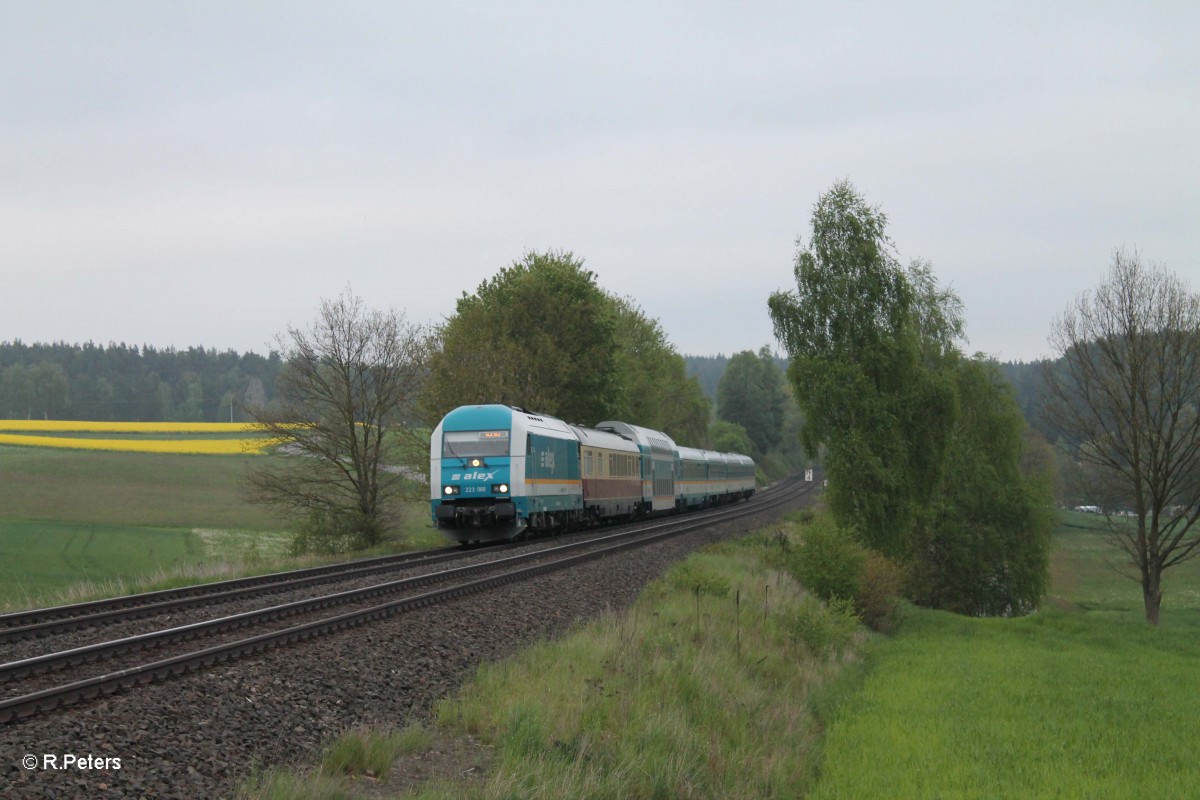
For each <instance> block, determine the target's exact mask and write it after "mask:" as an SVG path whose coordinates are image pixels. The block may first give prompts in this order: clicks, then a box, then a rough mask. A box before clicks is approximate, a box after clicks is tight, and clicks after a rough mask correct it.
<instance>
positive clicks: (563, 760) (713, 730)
mask: <svg viewBox="0 0 1200 800" xmlns="http://www.w3.org/2000/svg"><path fill="white" fill-rule="evenodd" d="M1092 521H1093V520H1092V519H1089V518H1086V517H1081V516H1075V515H1065V516H1064V523H1065V524H1064V525H1063V526H1062V527H1060V529H1059V531H1058V533H1057V548H1056V552H1055V554H1054V561H1053V588H1052V590H1051V597H1050V598H1049V599H1048V601H1047V603H1046V604H1045V607H1044V609H1043V611H1042V612H1040V613H1038V614H1036V615H1033V616H1031V617H1027V618H1023V619H1011V620H1009V619H969V618H963V617H956V616H954V615H950V614H945V613H941V612H934V611H926V610H920V609H911V608H910V609H907V610H906V612H905V614H904V621H903V625H902V627H901V630H900V631H899V633H897V634H896V635H895V636H893V637H891V638H882V637H873V638H872V639H871V640H870V641H868V642H866V643H865V645H864V646H863V647H862V653H863V655H862V656H860V655H858V654H857V653H858V651H859V650H858V646H857V645H855V644H853V642H854V641H856V640H858V639H861V636H860V637H856V639H854V640H851V642H852V643H851V645H850V646H849V647H848V648H845V649H843V648H838V647H836V646H834V645H832V644H829V645H828V647H829V649H828V650H827V651H826V654H825V655H816V654H814V651H813V648H809V647H806V646H805V645H804V644H803V642H804V640H805V639H806V638H810V637H814V636H815V639H812V641H813V642H814V643H815V644H817V645H818V646H817V647H816V648H815V649H816V651H818V652H819V651H820V650H821V647H820V646H819V645H820V642H821V640H822V638H823V635H822V634H821V633H820V630H821V629H827V632H828V631H830V630H832V631H836V630H837V625H836V620H835V621H834V622H833V623H832V627H829V623H828V621H827V622H824V623H820V624H817V623H816V622H814V620H817V619H818V618H817V617H815V616H813V615H812V613H811V611H812V609H811V606H808V607H806V606H805V605H803V604H802V599H801V598H802V595H801V593H800V591H799V589H798V587H796V586H795V585H793V584H791V583H790V582H789V579H787V578H786V577H784V576H782V575H779V574H778V573H774V572H772V571H771V570H770V568H769V567H768V566H767V564H766V563H764V561H763V559H762V556H763V554H764V552H765V548H764V546H763V544H764V540H763V539H762V538H759V539H752V540H749V541H748V542H747V543H743V544H742V545H739V546H732V545H731V546H726V547H723V548H722V549H721V550H720V551H718V552H713V553H707V554H703V555H698V556H695V557H693V559H692V560H691V561H690V562H688V563H689V564H690V565H691V566H683V567H679V568H676V570H675V571H673V572H672V573H671V574H670V575H669V576H668V577H667V578H666V579H665V580H664V581H662V582H660V583H658V584H656V585H655V586H654V587H652V588H651V589H650V590H648V591H647V592H646V593H645V594H644V596H643V597H642V598H641V599H640V600H639V601H638V603H637V605H636V606H635V607H634V608H633V609H632V610H631V611H630V612H629V613H626V614H621V615H616V616H610V617H607V618H605V619H603V620H601V621H599V622H595V623H592V624H590V625H587V626H585V627H583V628H582V629H581V630H580V631H579V632H577V633H576V634H574V635H572V636H569V637H567V638H565V639H563V640H562V641H560V642H556V643H548V644H544V645H541V646H539V647H536V648H533V649H531V650H529V651H527V652H525V653H523V654H521V655H519V656H517V657H515V658H513V659H511V660H509V661H506V662H503V663H500V664H494V665H485V666H483V667H481V669H480V670H479V673H478V676H477V678H476V679H475V681H474V682H473V683H472V684H470V685H469V686H468V687H466V688H465V689H464V690H463V692H462V693H461V695H460V696H458V697H455V698H451V699H449V700H447V701H445V702H443V703H442V704H441V705H440V706H439V708H438V709H437V715H436V719H435V720H434V721H433V722H432V724H430V725H426V726H425V727H424V728H423V729H422V728H415V729H414V728H409V729H406V730H405V731H404V732H403V735H401V734H396V733H390V734H386V735H378V734H377V735H373V736H371V735H366V736H364V734H363V733H362V732H359V731H353V732H350V733H348V734H347V735H346V736H344V737H343V738H342V739H340V740H339V741H338V742H336V743H334V745H332V746H331V748H330V750H329V751H328V752H327V753H326V755H325V757H324V760H323V762H322V764H321V766H320V767H318V768H317V769H315V770H313V771H311V772H310V773H304V774H292V773H279V774H269V775H267V776H264V778H263V779H261V780H260V781H258V782H257V783H256V784H255V785H254V787H253V788H252V789H250V790H248V794H249V795H250V796H252V797H256V798H260V797H299V798H303V797H311V798H333V797H347V798H353V797H362V796H389V797H392V796H396V797H417V798H425V799H427V800H431V799H432V798H449V797H468V798H500V797H518V796H519V797H547V798H550V797H658V796H664V797H667V796H669V797H676V796H678V797H755V798H769V797H797V796H802V795H804V796H809V797H814V798H870V797H888V798H893V797H901V798H903V797H912V798H927V797H988V798H992V797H1014V798H1028V797H1035V798H1036V797H1087V798H1127V797H1182V796H1189V794H1191V793H1194V787H1195V785H1196V784H1197V781H1198V779H1200V764H1197V762H1196V761H1195V759H1194V758H1192V757H1191V756H1192V754H1193V753H1194V752H1195V749H1196V746H1197V744H1198V743H1200V735H1198V734H1197V733H1196V732H1195V731H1196V728H1195V725H1194V724H1193V721H1194V720H1195V719H1196V718H1197V717H1198V715H1200V691H1196V690H1197V689H1200V676H1198V675H1197V672H1196V670H1195V664H1196V663H1197V658H1198V657H1200V637H1197V633H1200V593H1198V589H1200V565H1196V564H1194V563H1191V564H1188V565H1187V566H1185V567H1181V568H1179V569H1178V570H1177V571H1176V572H1175V574H1174V575H1173V576H1172V578H1171V583H1170V585H1169V586H1168V595H1167V598H1168V600H1167V603H1166V604H1165V606H1164V612H1163V625H1162V626H1161V627H1160V628H1158V629H1152V628H1150V627H1148V626H1147V625H1146V624H1145V622H1144V621H1143V620H1142V611H1141V599H1140V593H1139V592H1140V590H1139V589H1138V587H1137V585H1136V584H1134V583H1132V582H1131V581H1128V580H1127V579H1126V578H1123V577H1121V576H1119V575H1117V574H1116V573H1115V572H1114V571H1113V570H1112V569H1111V568H1110V567H1109V566H1108V565H1107V563H1106V562H1108V561H1109V560H1110V559H1111V553H1112V551H1111V548H1110V547H1109V546H1108V545H1107V544H1106V541H1105V539H1104V537H1103V535H1102V534H1101V533H1099V532H1098V531H1097V530H1095V529H1090V528H1089V525H1090V523H1091V522H1092ZM696 585H699V586H701V591H700V592H699V593H697V592H696V591H695V589H694V587H695V586H696ZM766 586H770V587H772V590H771V591H770V594H769V597H770V600H769V601H767V600H766V597H767V595H765V594H762V595H757V596H756V592H762V587H766ZM688 587H693V588H688ZM704 587H709V588H708V589H705V588H704ZM723 587H728V588H729V589H730V590H731V592H732V591H733V590H735V587H741V588H742V590H743V593H742V605H741V606H740V613H739V609H738V607H737V606H736V605H735V603H734V601H733V600H732V599H731V598H732V597H733V596H734V595H733V594H726V595H725V596H724V597H722V596H721V594H722V588H723ZM751 598H753V599H751ZM806 608H807V610H806ZM832 636H833V638H832V639H831V640H827V643H828V642H832V641H836V640H837V639H838V635H837V634H836V633H834V634H832ZM833 653H840V655H833ZM864 676H865V677H864ZM472 737H478V738H479V739H481V740H482V741H483V742H484V743H485V746H483V747H470V746H466V745H464V744H463V743H464V742H470V741H471V740H472ZM439 752H448V753H453V754H454V755H453V756H452V757H451V763H449V764H444V765H442V767H441V768H439V767H438V763H439V757H438V755H437V754H438V753H439ZM414 763H420V764H421V765H422V770H424V772H426V773H432V774H434V775H438V774H442V775H447V776H455V777H453V778H448V779H447V781H446V782H444V783H438V782H434V783H428V784H422V785H420V786H418V787H416V788H413V787H412V786H411V785H410V783H409V780H408V778H409V777H411V773H412V770H411V769H410V768H409V767H408V766H406V765H410V764H414ZM472 766H480V767H483V769H482V772H483V775H484V777H482V778H475V779H464V778H462V777H459V776H460V773H461V772H462V771H463V770H465V769H467V768H468V767H472ZM367 770H370V772H369V774H371V775H373V776H377V777H379V778H382V779H383V780H382V782H381V783H378V784H377V783H376V781H375V780H374V779H371V780H369V781H363V780H362V779H361V778H359V779H354V778H347V777H345V774H346V773H351V774H359V775H361V774H363V773H364V772H366V771H367ZM402 790H411V791H410V793H407V794H405V793H402Z"/></svg>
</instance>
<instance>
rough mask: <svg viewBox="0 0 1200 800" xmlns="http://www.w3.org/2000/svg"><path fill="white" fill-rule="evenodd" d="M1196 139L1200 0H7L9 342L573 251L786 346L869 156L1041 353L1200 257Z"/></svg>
mask: <svg viewBox="0 0 1200 800" xmlns="http://www.w3.org/2000/svg"><path fill="white" fill-rule="evenodd" d="M1198 144H1200V3H1196V2H1184V0H1174V1H1172V2H1137V3H1134V2H1122V3H1106V2H1053V1H1052V0H1044V1H1043V2H1031V3H1010V2H1003V3H1000V2H997V3H982V2H946V3H914V2H892V3H855V2H838V3H831V2H821V3H808V2H795V1H794V0H793V1H790V2H788V1H785V2H764V3H747V2H736V3H735V2H719V3H717V2H693V3H669V2H655V1H654V0H637V2H630V3H626V2H611V1H606V2H604V3H587V4H585V3H572V2H567V3H563V2H559V3H549V2H547V3H530V2H520V1H519V0H518V1H516V2H506V3H483V2H480V3H462V2H437V3H415V2H414V3H405V2H372V3H364V2H357V3H356V2H337V3H333V2H327V3H313V2H296V1H295V0H291V1H289V2H274V3H267V2H245V1H244V0H243V1H240V2H230V3H221V2H208V1H206V2H169V3H168V2H158V1H157V0H156V1H155V2H114V1H113V0H105V1H104V2H96V1H95V0H86V1H83V2H56V1H55V0H37V1H36V2H17V1H16V0H0V265H2V267H0V268H2V270H3V281H2V283H0V286H2V287H3V288H2V289H0V297H2V298H3V304H2V305H3V308H2V310H0V340H12V339H18V338H19V339H22V340H24V341H25V342H27V343H31V342H35V341H67V342H82V341H87V340H91V341H94V342H97V343H100V344H106V343H108V342H110V341H115V342H122V341H123V342H126V343H129V344H143V343H145V344H152V345H156V346H176V347H180V348H184V347H188V346H197V345H199V346H205V347H213V348H218V349H226V348H233V349H236V350H254V351H256V352H260V353H265V352H266V351H267V349H268V347H269V345H270V343H271V341H272V339H273V337H274V335H275V334H276V333H279V332H281V331H283V330H284V329H285V328H286V327H287V326H288V325H289V324H300V325H302V324H306V323H307V322H308V321H309V320H310V319H311V318H312V317H313V315H314V311H315V308H316V305H317V303H318V301H319V299H320V298H322V297H333V296H335V295H337V294H338V293H339V292H340V291H341V290H342V289H343V288H345V287H346V286H347V284H349V286H350V287H351V288H352V290H353V291H354V292H355V293H357V294H359V295H362V296H363V297H364V298H366V299H367V301H368V302H369V303H370V304H371V305H373V306H377V307H384V308H386V307H388V306H393V307H395V308H397V309H402V310H404V311H405V312H406V313H407V315H408V317H409V318H410V319H412V320H414V321H422V322H424V321H438V320H441V319H442V318H444V317H445V316H446V315H449V314H451V313H452V312H453V309H454V302H455V300H456V299H457V298H458V297H459V295H460V294H461V293H462V292H463V291H473V290H474V289H475V287H476V286H478V284H479V283H480V282H481V281H483V280H485V279H486V278H488V277H490V276H491V275H493V274H494V273H495V272H496V271H497V270H498V269H500V268H501V267H503V266H505V265H507V264H509V263H511V262H513V261H514V260H517V259H519V258H520V257H521V255H522V254H523V253H524V252H525V251H527V250H530V249H536V250H544V249H549V248H555V249H566V250H571V251H573V252H574V253H575V254H576V255H578V256H581V257H583V258H584V259H585V260H586V263H587V266H588V267H589V268H591V269H592V270H594V271H595V272H596V273H597V275H598V279H599V283H600V285H601V286H602V287H603V288H605V289H606V290H608V291H610V292H613V293H616V294H621V295H629V296H632V297H634V298H636V299H637V300H638V302H640V304H641V305H642V307H643V309H644V310H645V311H646V313H647V314H649V315H650V316H652V317H656V318H657V319H658V320H659V321H660V322H661V323H662V325H663V327H664V329H665V330H666V332H667V333H668V335H669V337H670V338H671V340H672V342H673V343H674V344H675V345H676V347H677V348H678V349H679V350H680V351H681V352H684V353H694V354H716V353H722V352H723V353H726V354H730V353H733V352H737V351H739V350H744V349H757V348H758V347H761V346H762V345H764V344H770V345H772V346H775V340H774V338H773V336H772V333H771V327H770V322H769V320H768V317H767V313H766V299H767V296H768V295H769V294H770V293H771V292H772V291H775V290H777V289H789V288H794V286H795V284H794V280H793V278H792V274H791V270H792V264H793V259H794V253H795V240H796V238H797V237H802V238H806V237H807V235H808V230H809V214H810V212H811V209H812V206H813V204H814V203H815V202H816V200H817V198H818V196H819V195H820V194H821V193H822V192H824V191H825V190H827V189H828V188H829V187H830V185H831V184H832V183H833V182H834V181H835V180H837V179H839V178H848V179H849V180H851V181H852V182H853V183H854V184H855V185H856V186H857V188H858V189H859V190H860V191H861V192H862V193H863V194H864V195H865V196H866V197H867V199H868V201H869V202H871V203H872V204H875V205H878V206H880V207H881V208H882V209H883V210H884V212H885V213H886V214H887V215H888V217H889V220H890V232H891V236H892V238H893V240H894V241H895V243H896V247H897V251H898V255H899V256H900V258H901V260H902V261H903V262H905V263H907V262H908V261H909V260H911V259H913V258H924V259H927V260H928V261H930V262H931V263H932V265H933V268H934V270H935V272H936V273H937V275H938V277H939V278H940V279H941V280H942V281H943V282H945V283H950V284H952V286H953V287H954V289H955V290H956V291H957V292H958V293H959V295H960V296H961V297H962V299H963V302H964V304H965V307H966V321H967V333H968V336H969V337H970V343H969V350H971V351H975V350H982V351H984V352H987V353H990V354H993V355H995V356H997V357H999V358H1001V359H1004V360H1010V359H1026V360H1028V359H1032V358H1035V357H1038V356H1039V355H1042V354H1045V353H1047V351H1048V347H1047V345H1046V335H1047V333H1048V329H1049V325H1050V323H1051V320H1052V319H1053V317H1054V316H1055V315H1056V314H1058V313H1061V311H1062V310H1063V309H1065V307H1066V306H1067V304H1068V303H1069V302H1070V300H1071V299H1072V298H1073V297H1074V296H1075V295H1076V294H1077V293H1079V292H1081V291H1083V290H1085V289H1088V288H1091V287H1093V286H1094V285H1095V284H1096V283H1098V282H1099V281H1100V280H1101V279H1102V278H1103V277H1104V273H1105V270H1106V268H1107V266H1108V263H1109V259H1110V255H1111V252H1112V249H1113V248H1114V247H1116V246H1120V245H1125V246H1128V247H1134V246H1136V247H1138V248H1139V249H1140V250H1141V252H1142V253H1143V255H1144V256H1146V257H1147V258H1149V259H1152V260H1155V261H1158V262H1160V263H1162V264H1164V265H1165V266H1166V267H1168V268H1169V269H1172V270H1174V271H1175V272H1177V273H1179V274H1180V275H1181V276H1183V277H1184V278H1185V279H1187V280H1188V281H1190V282H1191V284H1192V287H1193V288H1194V289H1198V290H1200V258H1198V254H1200V225H1198V222H1200V219H1198V216H1200V213H1198V212H1200V153H1198V149H1197V147H1198Z"/></svg>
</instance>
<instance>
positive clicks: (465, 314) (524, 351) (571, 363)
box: [424, 251, 618, 424]
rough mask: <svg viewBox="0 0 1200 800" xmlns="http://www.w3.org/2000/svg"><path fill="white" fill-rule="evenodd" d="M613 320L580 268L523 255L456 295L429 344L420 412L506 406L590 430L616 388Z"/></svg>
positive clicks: (555, 255)
mask: <svg viewBox="0 0 1200 800" xmlns="http://www.w3.org/2000/svg"><path fill="white" fill-rule="evenodd" d="M616 326H617V317H616V314H615V313H614V310H613V305H612V302H611V301H610V299H609V298H608V296H607V295H606V294H605V293H604V292H603V291H602V290H601V289H600V287H599V286H597V285H596V276H595V273H593V272H592V271H591V270H587V269H584V266H583V260H582V259H580V258H576V257H575V256H574V255H573V254H571V253H569V252H565V251H549V252H545V253H535V252H530V253H526V254H525V257H524V258H523V259H521V260H520V261H517V262H514V263H513V264H512V265H511V266H508V267H505V268H503V269H501V270H500V271H499V272H498V273H497V274H496V275H495V276H493V277H492V278H490V279H488V280H486V281H484V282H483V283H481V284H480V285H479V287H478V288H477V289H476V290H475V292H474V294H466V293H465V292H464V293H463V296H462V297H461V298H459V300H458V304H457V308H456V311H455V314H454V315H453V316H452V317H450V318H449V319H448V320H447V321H446V322H445V324H444V325H442V326H441V328H440V330H439V331H438V333H437V336H436V337H435V349H434V352H433V354H432V356H431V359H430V381H429V387H428V391H427V392H426V395H425V401H424V406H425V412H426V416H427V417H428V418H429V419H430V420H436V419H438V418H440V417H441V416H442V415H444V414H445V413H446V412H447V411H449V410H451V409H453V408H455V407H456V406H459V405H463V404H465V403H508V404H510V405H517V406H522V407H524V408H529V409H536V410H538V411H542V412H545V413H547V414H553V415H555V416H557V417H561V418H563V419H566V420H567V421H569V422H580V423H584V424H594V423H595V422H597V421H598V420H600V419H602V418H604V417H605V415H606V413H607V412H608V411H609V410H611V409H612V408H613V405H614V402H615V400H616V397H617V393H618V387H617V381H618V352H617V348H618V345H617V338H616Z"/></svg>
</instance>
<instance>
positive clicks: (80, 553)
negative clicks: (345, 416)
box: [0, 445, 437, 611]
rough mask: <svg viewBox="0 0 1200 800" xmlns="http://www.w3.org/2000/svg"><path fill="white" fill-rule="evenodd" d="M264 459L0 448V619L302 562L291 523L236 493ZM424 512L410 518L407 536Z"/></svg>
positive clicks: (423, 524) (423, 522)
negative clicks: (293, 552)
mask: <svg viewBox="0 0 1200 800" xmlns="http://www.w3.org/2000/svg"><path fill="white" fill-rule="evenodd" d="M271 457H272V456H251V455H178V454H158V453H122V452H104V451H93V450H58V449H53V448H45V447H17V446H4V445H0V611H2V610H5V609H10V610H11V609H16V608H24V607H29V606H33V605H49V604H54V603H60V602H71V601H75V600H82V599H87V598H90V597H100V596H109V595H114V594H122V593H125V592H128V591H135V590H138V591H140V590H145V589H150V588H167V587H169V586H174V585H181V584H184V583H189V582H195V581H197V580H213V579H217V578H220V577H232V576H234V575H238V574H245V573H247V572H264V571H269V570H270V569H273V568H284V567H286V566H289V565H296V564H298V563H300V562H297V561H295V560H293V559H288V558H287V557H286V554H287V546H288V541H289V535H288V534H287V533H286V531H287V530H288V527H289V524H288V522H287V521H286V520H284V519H283V518H282V517H281V516H280V515H279V514H278V513H277V512H276V510H275V509H273V508H271V507H269V506H262V505H257V504H254V503H251V502H249V500H248V498H247V497H246V496H245V493H244V488H243V487H244V485H245V471H246V468H247V466H249V465H250V464H251V463H256V462H258V461H260V460H261V459H264V458H271ZM416 505H420V508H417V507H416ZM427 510H428V507H427V506H426V505H424V504H415V505H414V508H413V509H411V510H409V511H407V512H406V518H407V523H406V526H405V529H406V532H407V533H409V535H410V536H411V535H413V534H414V532H418V531H419V530H420V529H422V528H428V527H429V526H428V524H427V522H426V514H427ZM427 538H433V539H434V541H437V540H436V537H427Z"/></svg>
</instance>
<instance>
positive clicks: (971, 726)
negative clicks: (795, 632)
mask: <svg viewBox="0 0 1200 800" xmlns="http://www.w3.org/2000/svg"><path fill="white" fill-rule="evenodd" d="M1086 516H1087V515H1073V514H1068V515H1064V517H1063V525H1062V526H1061V527H1060V529H1059V531H1058V533H1057V536H1056V543H1057V547H1056V550H1055V553H1054V556H1053V564H1052V577H1053V587H1052V590H1051V597H1050V598H1049V601H1048V602H1047V603H1045V604H1044V605H1043V610H1042V611H1040V612H1039V613H1037V614H1034V615H1032V616H1029V617H1025V618H1021V619H970V618H965V617H958V616H954V615H951V614H946V613H942V612H937V611H929V610H921V609H915V608H909V609H907V610H906V612H905V618H904V621H903V624H902V626H901V630H900V633H899V634H898V635H897V636H896V637H894V638H893V639H891V640H889V641H883V642H880V643H879V644H878V645H877V646H876V647H875V650H874V667H873V669H872V670H871V673H870V676H869V677H868V678H867V680H866V681H865V683H864V685H863V688H862V691H861V692H860V693H859V694H858V695H857V696H855V697H854V698H853V699H852V700H850V701H849V702H848V703H847V704H846V705H845V706H844V707H843V709H842V712H841V713H840V714H839V715H838V716H837V719H836V721H835V722H834V724H833V725H832V726H831V728H830V730H829V733H828V738H827V743H826V754H827V755H826V760H825V765H824V768H823V774H822V778H821V780H820V781H819V783H818V785H817V786H816V788H815V790H814V791H813V793H812V795H811V797H813V798H821V799H822V800H825V799H826V798H860V797H892V798H928V797H980V798H984V797H989V798H990V797H999V798H1003V797H1013V798H1039V797H1063V798H1074V797H1080V798H1129V797H1185V796H1191V795H1194V794H1195V791H1196V790H1195V787H1196V785H1197V783H1198V782H1200V763H1197V762H1196V760H1195V758H1194V757H1193V755H1194V753H1195V750H1196V747H1197V745H1200V734H1198V733H1197V732H1196V725H1195V720H1196V719H1198V718H1200V672H1198V671H1197V670H1196V664H1197V663H1198V659H1200V636H1198V634H1200V603H1198V602H1197V594H1196V589H1197V587H1198V586H1200V567H1198V566H1197V564H1196V562H1189V563H1187V564H1185V565H1183V566H1180V567H1177V568H1176V569H1175V570H1174V571H1173V572H1169V573H1168V575H1169V581H1170V582H1169V584H1168V587H1167V596H1166V600H1165V601H1164V604H1163V615H1162V624H1161V626H1160V627H1158V628H1154V627H1151V626H1149V625H1147V624H1146V622H1145V620H1144V613H1143V609H1142V601H1141V590H1140V587H1139V586H1138V584H1136V583H1134V582H1133V581H1131V580H1129V579H1128V578H1127V577H1125V576H1123V575H1122V574H1121V573H1120V572H1119V571H1118V570H1117V567H1119V566H1120V560H1119V558H1118V557H1117V555H1116V554H1115V553H1114V551H1113V546H1112V544H1111V541H1110V540H1109V539H1108V538H1107V537H1106V536H1105V535H1104V534H1103V532H1102V531H1101V530H1100V529H1099V527H1098V522H1099V521H1098V520H1096V519H1095V518H1093V519H1081V517H1086Z"/></svg>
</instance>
